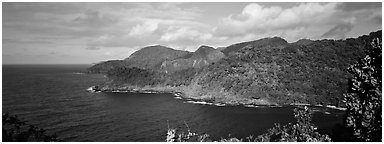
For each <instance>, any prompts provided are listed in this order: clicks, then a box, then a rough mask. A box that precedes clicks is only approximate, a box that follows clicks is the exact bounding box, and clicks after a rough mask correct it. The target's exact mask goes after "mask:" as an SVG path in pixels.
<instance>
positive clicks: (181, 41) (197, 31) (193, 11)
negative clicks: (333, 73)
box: [2, 2, 382, 64]
mask: <svg viewBox="0 0 384 144" xmlns="http://www.w3.org/2000/svg"><path fill="white" fill-rule="evenodd" d="M2 13H3V14H2V18H3V20H2V33H3V34H2V62H3V64H91V63H97V62H100V61H105V60H113V59H124V58H126V57H128V56H129V55H130V54H132V53H133V52H135V51H137V50H139V49H140V48H143V47H145V46H150V45H158V44H159V45H163V46H167V47H171V48H174V49H179V50H187V51H195V50H196V49H198V47H199V46H200V45H209V46H212V47H225V46H229V45H231V44H234V43H238V42H244V41H251V40H257V39H261V38H265V37H275V36H277V37H281V38H284V39H285V40H287V41H288V42H295V41H297V40H299V39H303V38H305V39H312V40H318V39H345V38H351V37H352V38H354V37H358V36H361V35H364V34H369V33H370V32H373V31H377V30H381V29H382V4H381V3H351V2H349V3H293V2H292V3H276V2H275V3H248V2H247V3H245V2H242V3H234V2H223V3H182V2H179V3H164V2H163V3H133V2H129V3H12V2H3V3H2Z"/></svg>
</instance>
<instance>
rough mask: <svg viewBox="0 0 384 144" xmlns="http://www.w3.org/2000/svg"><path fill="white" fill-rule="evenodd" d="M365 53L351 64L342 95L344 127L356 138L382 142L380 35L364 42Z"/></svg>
mask: <svg viewBox="0 0 384 144" xmlns="http://www.w3.org/2000/svg"><path fill="white" fill-rule="evenodd" d="M367 50H368V51H367V55H366V56H365V57H364V58H363V59H361V60H360V61H359V62H358V63H356V64H354V65H352V66H350V67H349V68H348V71H349V72H350V73H351V74H353V78H352V79H351V80H350V83H349V89H348V93H347V94H345V98H344V100H345V103H346V108H347V110H346V118H345V123H346V126H347V127H349V128H352V130H353V131H354V132H353V134H354V136H355V137H356V139H357V140H359V141H381V132H382V111H381V109H382V104H381V103H382V102H381V84H382V82H381V72H382V71H381V60H382V59H381V36H380V37H379V38H374V39H373V40H372V42H371V43H370V44H368V45H367Z"/></svg>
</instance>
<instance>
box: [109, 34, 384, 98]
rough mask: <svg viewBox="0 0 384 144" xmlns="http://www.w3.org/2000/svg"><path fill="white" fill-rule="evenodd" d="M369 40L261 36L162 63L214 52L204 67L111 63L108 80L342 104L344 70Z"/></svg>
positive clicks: (207, 94)
mask: <svg viewBox="0 0 384 144" xmlns="http://www.w3.org/2000/svg"><path fill="white" fill-rule="evenodd" d="M372 37H381V31H377V32H373V33H371V34H370V35H365V36H361V37H359V38H349V39H346V40H316V41H312V40H299V41H297V42H295V43H287V42H286V41H285V40H284V39H281V38H278V37H274V38H264V39H260V40H255V41H250V42H243V43H238V44H234V45H230V46H228V47H226V48H225V49H223V48H221V49H222V52H223V53H224V54H225V55H226V56H224V55H222V54H217V51H218V50H215V49H213V48H209V47H208V48H204V49H206V50H205V51H204V52H203V54H202V52H201V50H200V49H199V50H197V51H196V52H195V53H186V54H184V55H182V56H180V57H178V58H175V59H173V60H169V61H164V63H166V64H164V63H163V64H164V65H166V66H167V63H169V62H171V64H172V65H175V63H177V62H179V61H182V60H186V59H193V58H196V56H195V55H197V54H199V55H198V56H204V55H206V54H204V53H206V52H207V51H208V53H209V51H215V52H216V57H215V58H216V61H212V63H209V64H208V65H206V66H204V65H203V66H201V67H187V66H185V67H184V68H179V69H173V71H172V73H168V72H165V71H162V70H161V69H160V70H158V69H146V70H143V69H140V67H139V68H132V67H129V68H128V67H126V66H124V65H121V64H117V65H118V66H117V67H114V68H112V69H111V70H110V71H109V72H108V77H109V78H111V79H112V80H114V81H116V82H117V81H119V83H125V84H129V85H137V86H148V85H149V86H155V85H156V86H173V87H180V86H183V88H184V89H185V90H184V91H183V92H184V94H185V95H187V96H189V97H194V98H199V97H201V98H202V99H209V100H212V101H220V102H225V101H237V100H239V101H240V102H241V103H244V101H246V103H258V102H259V104H260V101H261V103H262V104H275V103H277V104H291V103H310V104H324V105H328V104H332V105H342V97H343V95H342V94H343V93H345V92H346V88H347V83H348V77H350V74H348V72H347V67H348V66H349V65H351V64H353V63H354V62H356V61H357V60H358V59H359V58H361V57H363V56H364V55H365V50H364V45H365V44H366V43H367V41H368V40H369V39H370V38H372ZM199 51H200V52H199ZM149 53H151V52H149ZM205 58H206V57H205ZM208 59H209V58H208ZM172 62H173V63H172ZM194 63H195V64H196V62H194ZM187 64H188V63H187V62H185V63H183V64H181V65H187ZM205 64H206V63H205ZM192 65H193V63H192ZM158 66H160V65H158ZM155 67H156V66H155ZM173 68H175V67H173Z"/></svg>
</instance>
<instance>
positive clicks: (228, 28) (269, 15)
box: [216, 3, 336, 35]
mask: <svg viewBox="0 0 384 144" xmlns="http://www.w3.org/2000/svg"><path fill="white" fill-rule="evenodd" d="M335 7H336V3H326V4H323V3H301V4H299V5H296V6H294V7H291V8H287V9H283V8H281V7H278V6H272V7H265V6H263V5H260V4H256V3H252V4H249V5H247V6H246V7H245V8H244V9H243V11H242V12H241V13H240V14H237V15H230V16H229V17H226V18H224V19H222V21H221V25H220V26H219V27H218V28H217V29H216V32H217V33H218V34H219V35H243V34H245V33H249V32H255V33H264V32H267V31H270V30H277V29H288V28H294V27H299V26H306V25H311V24H319V23H325V21H326V18H328V17H329V16H331V15H332V14H333V13H334V12H335Z"/></svg>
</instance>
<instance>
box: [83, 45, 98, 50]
mask: <svg viewBox="0 0 384 144" xmlns="http://www.w3.org/2000/svg"><path fill="white" fill-rule="evenodd" d="M85 49H87V50H100V47H96V46H88V47H87V48H85Z"/></svg>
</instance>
